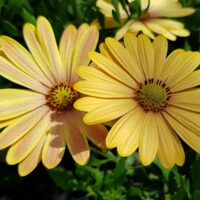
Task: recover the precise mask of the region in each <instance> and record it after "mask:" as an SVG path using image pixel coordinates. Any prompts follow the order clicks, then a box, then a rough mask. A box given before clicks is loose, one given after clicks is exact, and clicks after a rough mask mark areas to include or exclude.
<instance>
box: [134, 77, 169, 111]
mask: <svg viewBox="0 0 200 200" xmlns="http://www.w3.org/2000/svg"><path fill="white" fill-rule="evenodd" d="M170 94H171V92H170V90H169V88H168V87H166V85H165V83H162V81H157V82H154V80H153V79H151V80H149V81H145V83H144V84H141V85H140V87H139V89H138V91H137V99H138V102H139V104H140V106H142V107H143V108H144V109H145V110H146V111H153V112H156V111H159V110H162V109H164V108H165V107H166V106H167V101H168V100H169V99H170V97H171V96H170Z"/></svg>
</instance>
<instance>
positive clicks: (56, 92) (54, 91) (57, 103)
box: [46, 82, 78, 112]
mask: <svg viewBox="0 0 200 200" xmlns="http://www.w3.org/2000/svg"><path fill="white" fill-rule="evenodd" d="M77 98H78V92H77V91H76V90H74V88H73V87H72V86H70V85H68V84H67V83H65V82H62V83H60V84H57V85H55V86H54V87H51V88H50V89H49V92H48V94H47V95H46V99H47V105H48V106H49V107H50V108H51V109H52V110H56V111H60V112H63V111H66V110H68V109H70V108H71V107H72V105H73V103H74V101H75V100H76V99H77Z"/></svg>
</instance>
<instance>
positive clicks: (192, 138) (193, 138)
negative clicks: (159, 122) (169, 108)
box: [163, 112, 200, 153]
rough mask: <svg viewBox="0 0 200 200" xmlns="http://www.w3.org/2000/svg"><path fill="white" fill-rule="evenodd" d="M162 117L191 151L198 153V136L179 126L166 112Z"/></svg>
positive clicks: (199, 145) (199, 143)
mask: <svg viewBox="0 0 200 200" xmlns="http://www.w3.org/2000/svg"><path fill="white" fill-rule="evenodd" d="M163 115H164V117H165V118H166V120H167V121H168V123H169V124H170V125H171V126H172V128H173V129H174V130H175V131H176V133H177V134H178V135H179V137H180V138H181V139H183V140H184V141H185V143H187V144H188V145H189V146H190V147H191V148H192V149H194V150H195V151H197V152H198V153H200V136H199V135H197V134H196V132H195V133H194V132H193V131H192V130H191V129H190V128H188V127H187V126H186V125H185V124H181V123H180V122H178V121H177V120H176V119H175V118H173V117H172V116H171V115H169V114H168V113H166V112H163Z"/></svg>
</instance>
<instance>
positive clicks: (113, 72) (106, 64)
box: [89, 52, 137, 88]
mask: <svg viewBox="0 0 200 200" xmlns="http://www.w3.org/2000/svg"><path fill="white" fill-rule="evenodd" d="M121 53H122V52H121ZM89 57H90V58H91V60H92V61H93V62H94V63H95V64H97V65H98V66H99V67H100V68H101V69H102V70H104V71H105V72H106V73H108V75H110V76H111V77H113V78H115V79H116V80H118V81H120V82H122V83H124V84H125V85H127V86H129V87H132V88H134V87H136V85H137V84H136V82H135V81H134V79H133V78H132V77H131V76H130V75H129V74H128V73H127V72H126V71H124V70H123V69H122V68H121V67H120V66H119V65H117V64H116V63H115V62H113V61H112V60H109V59H108V58H106V57H105V56H103V55H101V54H99V53H96V52H90V53H89Z"/></svg>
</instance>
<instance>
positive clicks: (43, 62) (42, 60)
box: [23, 23, 56, 84]
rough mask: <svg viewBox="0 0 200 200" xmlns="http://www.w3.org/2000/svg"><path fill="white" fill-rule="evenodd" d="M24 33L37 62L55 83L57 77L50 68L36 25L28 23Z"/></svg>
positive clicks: (52, 82)
mask: <svg viewBox="0 0 200 200" xmlns="http://www.w3.org/2000/svg"><path fill="white" fill-rule="evenodd" d="M23 35H24V39H25V41H26V44H27V46H28V48H29V50H30V52H31V54H32V56H33V58H34V60H35V62H36V63H37V64H38V66H40V69H41V70H42V71H43V73H44V74H45V75H46V77H47V78H48V79H49V81H50V82H51V84H55V83H56V82H55V79H54V77H53V74H52V73H51V70H50V69H51V67H50V63H49V61H48V59H47V56H46V53H45V51H44V50H43V49H42V47H41V44H40V43H39V41H38V38H37V35H36V27H35V26H34V25H32V24H29V23H26V24H25V25H24V27H23Z"/></svg>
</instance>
